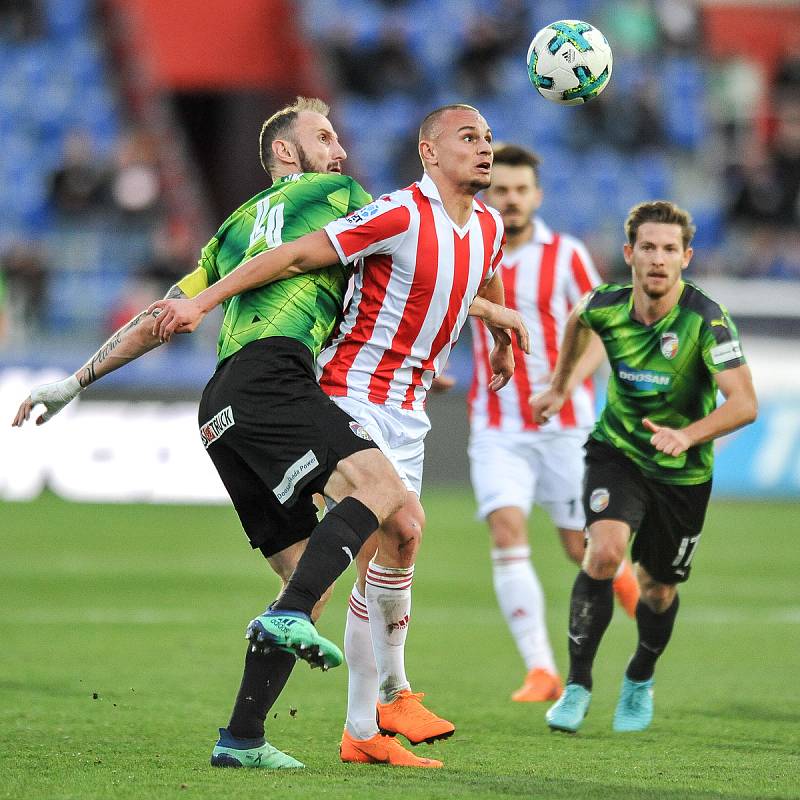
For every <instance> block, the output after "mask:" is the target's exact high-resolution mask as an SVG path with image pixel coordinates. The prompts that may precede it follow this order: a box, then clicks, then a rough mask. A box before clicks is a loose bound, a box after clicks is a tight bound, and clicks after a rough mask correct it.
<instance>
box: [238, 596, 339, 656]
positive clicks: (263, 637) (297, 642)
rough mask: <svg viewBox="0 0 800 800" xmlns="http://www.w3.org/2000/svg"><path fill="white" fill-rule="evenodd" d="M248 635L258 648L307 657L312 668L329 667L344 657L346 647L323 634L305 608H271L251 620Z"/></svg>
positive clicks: (253, 646)
mask: <svg viewBox="0 0 800 800" xmlns="http://www.w3.org/2000/svg"><path fill="white" fill-rule="evenodd" d="M245 636H246V637H247V638H248V639H249V640H250V642H251V643H252V650H253V651H254V652H257V651H259V650H263V651H267V650H271V649H272V648H273V647H277V648H278V649H280V650H285V651H286V652H287V653H291V654H292V655H293V656H295V658H301V659H303V661H307V662H308V663H309V664H310V665H311V667H312V669H313V668H314V667H321V668H322V669H323V670H328V669H331V667H338V666H339V665H340V664H341V663H342V661H343V660H344V656H342V651H341V650H340V649H339V648H338V647H337V646H336V645H335V644H334V643H333V642H331V641H328V640H327V639H325V638H324V637H323V636H320V635H319V633H317V629H316V628H315V627H314V623H313V622H311V618H310V617H309V616H308V615H307V614H304V613H303V612H301V611H272V610H267V611H265V612H264V613H263V614H261V616H258V617H256V618H255V619H254V620H252V621H251V622H250V624H249V625H248V626H247V633H246V634H245Z"/></svg>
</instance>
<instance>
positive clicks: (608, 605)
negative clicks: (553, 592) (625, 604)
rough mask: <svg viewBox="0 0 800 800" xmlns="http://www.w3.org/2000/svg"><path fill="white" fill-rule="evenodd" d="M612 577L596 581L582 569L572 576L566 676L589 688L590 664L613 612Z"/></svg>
mask: <svg viewBox="0 0 800 800" xmlns="http://www.w3.org/2000/svg"><path fill="white" fill-rule="evenodd" d="M611 583H612V580H611V578H609V579H608V580H599V581H598V580H595V579H594V578H590V577H589V576H588V575H587V574H586V573H585V572H584V571H583V570H581V571H580V572H579V573H578V577H577V578H575V584H574V585H573V587H572V598H571V599H570V603H569V677H568V678H567V683H579V684H580V685H581V686H584V687H585V688H587V689H589V690H591V688H592V664H593V663H594V657H595V654H596V653H597V648H598V647H599V646H600V640H601V639H602V638H603V634H604V633H605V631H606V628H607V627H608V623H609V622H611V615H612V614H613V613H614V590H613V589H612V588H611Z"/></svg>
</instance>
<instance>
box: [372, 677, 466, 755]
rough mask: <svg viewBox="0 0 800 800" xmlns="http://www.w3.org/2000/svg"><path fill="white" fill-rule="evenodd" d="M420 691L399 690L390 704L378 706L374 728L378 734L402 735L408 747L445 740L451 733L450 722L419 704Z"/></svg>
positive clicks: (421, 694)
mask: <svg viewBox="0 0 800 800" xmlns="http://www.w3.org/2000/svg"><path fill="white" fill-rule="evenodd" d="M423 697H425V694H424V693H423V692H412V691H411V690H410V689H401V690H400V691H399V692H398V693H397V695H396V697H395V698H394V700H392V701H391V702H390V703H378V728H379V729H380V732H381V733H385V734H388V735H389V736H394V735H395V734H398V733H400V734H402V735H403V736H405V737H406V739H408V741H409V742H411V744H422V742H427V743H428V744H431V742H435V741H436V740H437V739H447V738H449V737H450V736H452V735H453V733H455V730H456V727H455V725H453V723H452V722H448V721H447V720H446V719H442V718H441V717H437V716H436V714H434V713H433V712H432V711H428V709H427V708H425V706H424V705H422V698H423Z"/></svg>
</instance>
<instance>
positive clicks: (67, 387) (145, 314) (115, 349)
mask: <svg viewBox="0 0 800 800" xmlns="http://www.w3.org/2000/svg"><path fill="white" fill-rule="evenodd" d="M166 296H167V297H168V298H170V297H171V298H180V297H185V296H186V295H185V294H184V293H183V292H182V291H181V290H180V289H179V288H178V287H177V286H173V287H172V288H171V289H170V290H169V292H167V295H166ZM150 317H151V315H150V312H149V311H142V312H140V313H139V314H137V315H136V316H135V317H134V318H133V319H132V320H131V321H130V322H128V323H126V324H125V325H123V326H122V327H121V328H120V329H119V330H118V331H116V332H115V333H113V334H112V335H111V336H110V337H109V339H108V340H107V341H106V342H104V343H103V344H102V345H101V347H100V349H99V350H98V351H97V352H96V353H95V354H94V355H93V356H92V357H91V358H90V359H89V360H88V361H87V362H86V363H85V364H84V365H83V366H82V367H81V368H80V369H79V370H78V371H77V372H76V373H75V374H73V375H70V376H69V377H68V378H64V380H61V381H55V382H54V383H45V384H43V385H41V386H37V387H36V388H35V389H33V390H32V391H31V393H30V395H29V396H28V397H26V398H25V400H23V402H22V404H21V405H20V407H19V409H18V410H17V414H16V416H15V417H14V421H13V422H12V423H11V424H12V426H16V427H21V426H22V425H23V423H25V422H26V421H27V420H28V419H30V415H31V411H32V410H33V408H34V406H37V405H43V406H44V412H43V413H42V414H40V415H39V416H38V417H37V418H36V424H37V425H42V424H44V423H45V422H47V420H49V419H50V418H51V417H53V416H55V415H56V414H58V412H59V411H61V409H63V408H64V407H65V406H66V405H68V404H69V403H71V402H72V401H73V400H74V399H75V398H76V397H77V396H78V395H79V394H80V393H81V392H82V391H83V390H84V389H85V388H86V387H87V386H89V385H90V384H92V383H94V382H95V381H96V380H99V379H100V378H102V377H103V376H104V375H108V374H109V373H110V372H114V370H117V369H119V368H120V367H122V366H124V365H125V364H127V363H128V362H130V361H133V360H134V359H137V358H139V356H143V355H144V354H145V353H148V352H150V350H152V349H154V348H155V347H158V346H159V345H160V344H161V341H160V339H159V338H158V337H157V336H153V332H152V322H151V319H150Z"/></svg>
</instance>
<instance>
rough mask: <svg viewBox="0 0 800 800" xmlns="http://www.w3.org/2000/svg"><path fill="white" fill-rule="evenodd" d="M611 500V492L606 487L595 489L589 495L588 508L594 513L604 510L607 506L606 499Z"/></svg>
mask: <svg viewBox="0 0 800 800" xmlns="http://www.w3.org/2000/svg"><path fill="white" fill-rule="evenodd" d="M609 500H611V492H609V491H608V489H606V488H601V489H595V490H594V491H593V492H592V494H591V496H590V497H589V508H591V509H592V511H594V513H595V514H599V513H600V512H601V511H605V510H606V509H607V508H608V501H609Z"/></svg>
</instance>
